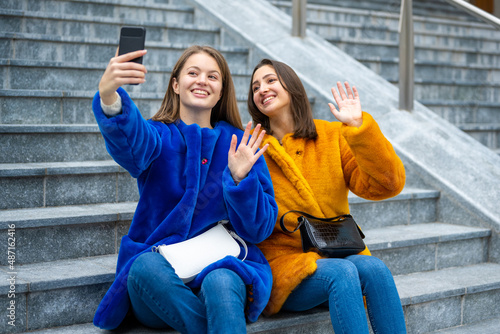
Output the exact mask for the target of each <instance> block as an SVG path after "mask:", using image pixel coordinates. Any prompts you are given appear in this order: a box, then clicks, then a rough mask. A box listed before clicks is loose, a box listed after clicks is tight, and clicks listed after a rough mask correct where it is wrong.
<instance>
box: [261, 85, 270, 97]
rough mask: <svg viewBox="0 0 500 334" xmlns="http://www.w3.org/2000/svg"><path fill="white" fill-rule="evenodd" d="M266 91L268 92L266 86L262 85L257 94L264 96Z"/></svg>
mask: <svg viewBox="0 0 500 334" xmlns="http://www.w3.org/2000/svg"><path fill="white" fill-rule="evenodd" d="M268 91H269V88H268V87H267V85H266V84H265V83H263V84H262V85H261V86H260V88H259V93H260V94H262V95H264V94H266V93H267V92H268Z"/></svg>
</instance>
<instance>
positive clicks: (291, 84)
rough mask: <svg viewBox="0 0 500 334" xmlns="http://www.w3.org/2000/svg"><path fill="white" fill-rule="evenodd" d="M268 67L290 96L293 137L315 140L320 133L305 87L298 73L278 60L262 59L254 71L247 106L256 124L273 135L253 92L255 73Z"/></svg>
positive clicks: (267, 118)
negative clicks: (272, 70) (254, 99)
mask: <svg viewBox="0 0 500 334" xmlns="http://www.w3.org/2000/svg"><path fill="white" fill-rule="evenodd" d="M266 65H268V66H271V67H273V68H274V70H275V71H276V74H277V75H278V80H279V81H280V83H281V85H282V86H283V88H284V89H285V90H286V91H287V92H288V94H289V95H290V111H291V112H292V117H293V122H294V133H293V137H300V138H308V139H315V138H316V137H317V136H318V133H317V132H316V126H315V125H314V120H313V115H312V109H311V105H310V104H309V99H308V98H307V93H306V90H305V88H304V85H303V84H302V81H300V79H299V77H298V75H297V73H295V71H294V70H293V69H292V68H291V67H290V66H288V65H287V64H285V63H282V62H280V61H277V60H271V59H262V60H261V61H260V62H259V63H258V64H257V66H255V68H254V70H253V73H252V77H251V80H250V89H249V90H248V100H247V105H248V112H249V113H250V116H252V120H253V122H254V124H259V123H260V124H261V126H262V127H263V128H264V129H265V130H266V132H267V133H269V134H272V129H271V125H270V122H269V117H268V116H266V115H264V114H263V113H262V112H261V111H260V110H259V109H258V108H257V106H256V105H255V103H254V101H253V90H252V80H253V76H254V74H255V72H256V71H257V70H258V69H259V68H261V67H263V66H266Z"/></svg>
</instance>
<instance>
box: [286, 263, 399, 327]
mask: <svg viewBox="0 0 500 334" xmlns="http://www.w3.org/2000/svg"><path fill="white" fill-rule="evenodd" d="M317 264H318V269H317V270H316V272H315V273H314V274H312V275H311V276H309V277H307V278H306V279H305V280H303V281H302V282H301V283H300V285H299V286H298V287H297V288H296V289H295V290H293V291H292V293H291V294H290V296H289V297H288V299H287V301H286V302H285V304H284V305H283V309H284V310H289V311H304V310H308V309H311V308H313V307H316V306H318V305H322V304H324V305H327V306H329V309H330V318H331V320H332V325H333V329H334V331H335V334H343V333H345V334H347V333H353V334H360V333H368V323H367V320H366V313H365V307H364V303H363V296H365V297H366V305H367V309H368V316H369V318H370V323H371V325H372V329H373V332H374V333H375V334H378V333H387V334H399V333H406V325H405V319H404V314H403V308H402V306H401V300H400V298H399V294H398V291H397V289H396V285H395V284H394V279H393V277H392V274H391V272H390V271H389V268H387V266H386V265H385V264H384V263H383V262H382V261H381V260H380V259H378V258H376V257H373V256H365V255H351V256H348V257H346V258H344V259H334V258H329V259H320V260H318V261H317Z"/></svg>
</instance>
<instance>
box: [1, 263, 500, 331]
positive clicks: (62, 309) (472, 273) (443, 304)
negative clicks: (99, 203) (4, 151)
mask: <svg viewBox="0 0 500 334" xmlns="http://www.w3.org/2000/svg"><path fill="white" fill-rule="evenodd" d="M115 263H116V256H102V257H93V258H83V259H79V260H66V261H57V262H52V263H50V265H48V263H42V264H33V265H25V266H18V267H16V268H14V269H15V270H16V271H15V274H9V272H12V271H9V270H8V268H5V267H3V268H1V269H0V275H1V276H2V279H1V280H0V282H1V283H0V290H1V291H2V293H5V294H7V293H8V291H9V289H11V287H10V284H9V278H11V277H10V276H14V280H15V284H16V285H15V294H16V299H15V300H16V330H17V331H19V332H22V331H33V330H39V329H46V328H50V327H57V326H70V325H75V324H85V323H89V322H91V320H92V318H93V314H94V312H95V309H96V307H97V305H98V303H99V301H100V299H101V298H102V295H103V294H104V293H105V291H106V289H107V287H108V286H109V284H110V283H111V282H112V280H113V277H114V271H115ZM9 275H10V276H9ZM395 281H396V286H397V288H398V291H399V294H400V297H401V301H402V304H403V308H404V311H405V319H406V323H407V327H408V332H409V333H426V332H430V331H434V330H439V329H443V328H450V327H455V326H461V325H466V324H471V323H477V322H479V321H482V320H487V319H491V318H495V317H499V316H500V310H499V309H498V307H496V306H497V305H498V302H499V301H500V265H499V264H493V263H482V264H476V265H472V266H467V267H458V268H456V267H455V268H446V269H442V270H437V271H431V272H421V273H414V274H409V275H396V276H395ZM1 326H3V327H4V328H2V329H4V330H5V329H6V326H7V324H6V323H5V322H4V323H2V325H1ZM68 328H70V329H68ZM71 328H75V329H76V330H88V331H86V333H94V331H95V333H104V331H100V330H98V329H97V328H93V327H92V326H91V325H89V324H87V325H81V326H76V327H66V328H65V327H62V328H60V329H53V330H52V333H63V332H67V331H68V330H71ZM248 328H249V332H253V333H258V332H264V333H266V332H267V333H295V331H297V330H299V329H300V330H302V331H301V332H304V330H306V331H307V332H311V331H310V329H312V328H314V332H315V333H320V332H321V331H319V330H320V329H321V330H323V331H324V332H325V333H326V332H328V331H331V324H330V323H329V315H328V311H327V310H325V309H319V308H318V309H315V310H313V311H311V312H300V313H293V314H291V313H283V314H280V315H278V316H274V317H270V318H263V317H261V318H260V319H259V320H258V321H257V322H256V323H254V324H250V325H249V326H248ZM122 330H124V328H122ZM128 330H129V328H127V332H128ZM134 330H137V333H143V332H147V331H144V328H143V327H142V326H138V327H137V328H136V329H134ZM293 330H295V331H293ZM118 332H121V331H118ZM297 333H298V332H297Z"/></svg>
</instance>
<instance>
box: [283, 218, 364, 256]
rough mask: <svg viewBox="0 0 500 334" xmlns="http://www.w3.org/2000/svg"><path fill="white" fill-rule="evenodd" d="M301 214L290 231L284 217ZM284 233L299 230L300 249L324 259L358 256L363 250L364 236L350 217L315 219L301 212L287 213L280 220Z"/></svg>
mask: <svg viewBox="0 0 500 334" xmlns="http://www.w3.org/2000/svg"><path fill="white" fill-rule="evenodd" d="M292 212H295V213H298V214H301V216H300V217H298V218H297V223H298V225H297V227H296V228H295V229H294V230H293V231H290V230H289V229H287V228H286V226H285V223H284V220H283V219H284V218H285V215H287V214H289V213H292ZM280 226H281V229H282V230H283V231H284V232H288V233H293V232H296V231H297V230H299V229H300V236H301V239H302V249H303V251H304V252H310V251H313V252H317V253H319V254H321V255H322V256H325V257H338V258H342V257H346V256H349V255H353V254H358V253H359V252H362V251H363V250H364V249H365V243H364V242H363V239H364V238H365V235H364V234H363V232H362V231H361V229H360V228H359V226H358V225H357V224H356V222H355V221H354V219H353V218H352V216H351V215H341V216H337V217H333V218H317V217H314V216H312V215H310V214H308V213H305V212H302V211H295V210H292V211H288V212H287V213H285V214H284V215H283V216H281V219H280Z"/></svg>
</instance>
